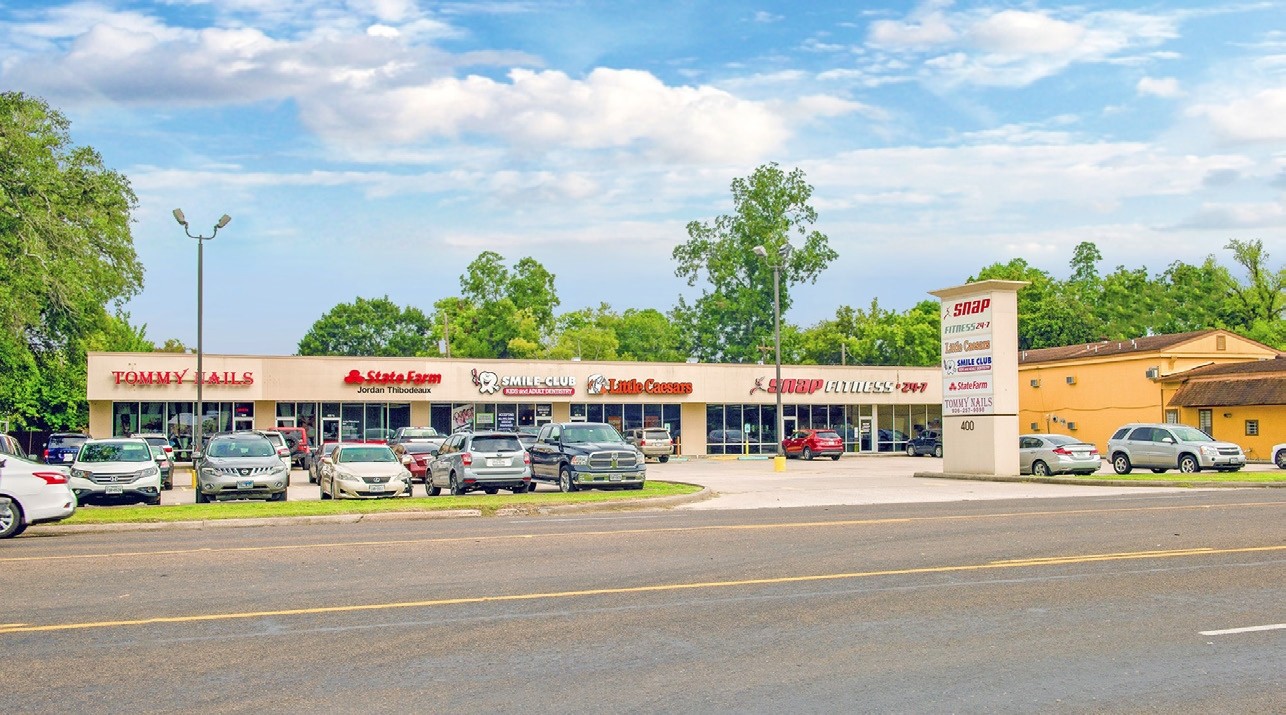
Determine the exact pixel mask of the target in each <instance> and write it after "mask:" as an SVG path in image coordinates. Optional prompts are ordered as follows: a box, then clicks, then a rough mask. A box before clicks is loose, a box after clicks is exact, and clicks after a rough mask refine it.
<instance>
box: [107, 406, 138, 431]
mask: <svg viewBox="0 0 1286 715" xmlns="http://www.w3.org/2000/svg"><path fill="white" fill-rule="evenodd" d="M137 431H138V403H137V402H117V403H116V404H114V405H112V436H113V437H128V436H129V435H130V434H132V433H134V432H137Z"/></svg>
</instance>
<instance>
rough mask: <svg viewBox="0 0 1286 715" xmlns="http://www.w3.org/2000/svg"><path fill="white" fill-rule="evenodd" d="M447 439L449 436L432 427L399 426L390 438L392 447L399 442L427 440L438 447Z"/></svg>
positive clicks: (389, 442)
mask: <svg viewBox="0 0 1286 715" xmlns="http://www.w3.org/2000/svg"><path fill="white" fill-rule="evenodd" d="M445 441H447V436H446V435H444V434H442V433H441V432H439V431H437V430H436V429H433V428H432V427H398V428H397V431H396V432H394V433H393V436H392V437H391V438H389V441H388V444H389V446H390V447H396V446H397V445H399V444H406V443H408V442H426V443H428V444H432V445H434V446H436V447H441V446H442V443H443V442H445Z"/></svg>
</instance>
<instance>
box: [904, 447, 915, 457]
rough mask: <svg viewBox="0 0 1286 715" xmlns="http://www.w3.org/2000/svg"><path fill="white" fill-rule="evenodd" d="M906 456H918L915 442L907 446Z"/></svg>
mask: <svg viewBox="0 0 1286 715" xmlns="http://www.w3.org/2000/svg"><path fill="white" fill-rule="evenodd" d="M906 456H908V457H915V456H917V455H916V453H915V445H914V444H908V445H907V446H906Z"/></svg>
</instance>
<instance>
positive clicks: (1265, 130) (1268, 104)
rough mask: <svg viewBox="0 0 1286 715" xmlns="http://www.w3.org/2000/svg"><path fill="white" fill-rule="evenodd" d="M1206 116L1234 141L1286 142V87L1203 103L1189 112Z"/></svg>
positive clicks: (1222, 135) (1218, 130)
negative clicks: (1227, 99) (1217, 101)
mask: <svg viewBox="0 0 1286 715" xmlns="http://www.w3.org/2000/svg"><path fill="white" fill-rule="evenodd" d="M1188 114H1189V115H1191V116H1197V117H1204V118H1205V119H1206V121H1207V122H1209V123H1210V126H1211V127H1212V128H1213V129H1214V130H1215V132H1216V133H1218V134H1219V135H1220V136H1221V137H1223V138H1224V139H1227V140H1229V141H1234V142H1259V141H1264V142H1267V141H1282V140H1286V87H1277V88H1272V89H1264V90H1260V91H1258V92H1256V93H1254V94H1252V95H1250V96H1245V97H1239V98H1236V99H1232V100H1229V101H1223V102H1219V103H1203V104H1198V105H1195V106H1193V107H1192V108H1191V109H1189V110H1188Z"/></svg>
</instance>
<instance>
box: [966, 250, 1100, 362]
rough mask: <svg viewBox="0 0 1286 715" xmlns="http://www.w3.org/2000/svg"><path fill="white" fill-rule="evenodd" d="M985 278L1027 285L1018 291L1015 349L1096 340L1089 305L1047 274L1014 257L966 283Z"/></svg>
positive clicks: (1095, 321)
mask: <svg viewBox="0 0 1286 715" xmlns="http://www.w3.org/2000/svg"><path fill="white" fill-rule="evenodd" d="M1084 245H1085V244H1082V246H1084ZM1078 248H1079V247H1078ZM988 279H996V280H1011V281H1027V282H1028V284H1029V285H1027V286H1025V287H1023V289H1022V290H1020V291H1018V346H1019V347H1020V348H1021V349H1023V350H1031V349H1035V348H1047V347H1053V346H1056V345H1073V344H1075V343H1080V342H1085V341H1087V340H1094V339H1096V336H1097V334H1098V332H1099V331H1100V323H1099V320H1098V319H1097V318H1096V316H1095V314H1094V312H1093V310H1092V309H1091V306H1090V305H1087V304H1086V303H1083V302H1082V301H1081V300H1080V299H1079V298H1078V297H1077V295H1076V294H1075V293H1074V292H1073V291H1071V290H1069V289H1068V287H1067V285H1066V284H1064V283H1062V282H1061V281H1059V280H1057V279H1056V278H1054V277H1053V276H1051V275H1050V274H1049V273H1047V272H1045V271H1043V270H1040V269H1039V268H1036V267H1035V266H1031V265H1029V264H1028V263H1027V261H1025V260H1023V259H1021V258H1015V259H1013V260H1011V261H1009V262H1008V263H993V264H992V265H990V266H987V267H986V268H983V269H982V270H981V271H979V272H978V276H977V277H976V278H970V279H969V281H971V282H972V281H975V280H988Z"/></svg>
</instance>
